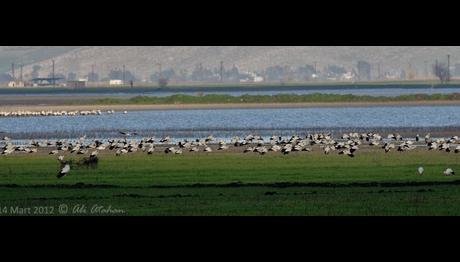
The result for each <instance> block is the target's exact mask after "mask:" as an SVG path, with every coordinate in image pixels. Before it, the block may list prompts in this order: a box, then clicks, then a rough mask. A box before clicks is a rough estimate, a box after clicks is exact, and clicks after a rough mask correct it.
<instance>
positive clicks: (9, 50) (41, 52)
mask: <svg viewBox="0 0 460 262" xmlns="http://www.w3.org/2000/svg"><path fill="white" fill-rule="evenodd" d="M76 48H78V47H76V46H73V47H72V46H0V72H6V71H10V70H11V64H12V63H15V64H16V65H17V66H18V68H19V65H20V64H24V65H27V64H33V63H37V62H40V61H43V60H46V59H50V58H52V57H55V56H59V55H62V54H64V53H67V52H69V51H71V50H73V49H76Z"/></svg>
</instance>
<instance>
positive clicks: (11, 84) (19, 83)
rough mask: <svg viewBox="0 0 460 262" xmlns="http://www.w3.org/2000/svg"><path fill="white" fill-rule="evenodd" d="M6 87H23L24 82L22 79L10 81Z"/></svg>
mask: <svg viewBox="0 0 460 262" xmlns="http://www.w3.org/2000/svg"><path fill="white" fill-rule="evenodd" d="M8 87H24V82H22V81H10V82H8Z"/></svg>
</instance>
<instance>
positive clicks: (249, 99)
mask: <svg viewBox="0 0 460 262" xmlns="http://www.w3.org/2000/svg"><path fill="white" fill-rule="evenodd" d="M400 101H404V102H406V101H460V94H456V93H455V94H432V95H426V94H416V95H402V96H396V97H385V96H357V95H336V94H320V93H317V94H309V95H291V94H280V95H273V96H271V95H242V96H231V95H204V96H191V95H172V96H165V97H149V96H136V97H132V98H103V99H99V100H97V101H96V104H101V105H117V104H122V105H130V104H134V105H148V104H159V105H161V104H250V103H311V102H313V103H315V102H316V103H318V102H319V103H321V102H323V103H334V102H336V103H337V102H400Z"/></svg>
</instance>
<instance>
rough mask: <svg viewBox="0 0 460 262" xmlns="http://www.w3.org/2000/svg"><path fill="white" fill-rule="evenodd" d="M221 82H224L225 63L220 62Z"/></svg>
mask: <svg viewBox="0 0 460 262" xmlns="http://www.w3.org/2000/svg"><path fill="white" fill-rule="evenodd" d="M220 82H224V61H220Z"/></svg>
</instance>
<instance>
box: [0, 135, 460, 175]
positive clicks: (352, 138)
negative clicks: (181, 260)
mask: <svg viewBox="0 0 460 262" xmlns="http://www.w3.org/2000/svg"><path fill="white" fill-rule="evenodd" d="M120 135H122V136H123V138H119V139H108V140H107V141H101V140H97V139H95V140H92V141H89V142H85V141H86V137H82V138H80V139H79V140H77V141H67V140H55V141H41V142H37V141H31V142H30V144H29V145H28V146H15V145H13V144H12V143H11V139H10V138H8V137H5V138H3V141H4V143H5V145H4V146H2V147H1V148H0V154H1V155H9V154H12V153H14V152H24V153H37V152H38V149H39V148H43V149H45V150H46V149H49V148H52V150H51V151H49V154H50V155H59V154H60V153H63V152H70V153H71V154H78V155H86V154H90V159H95V158H96V157H97V155H98V152H99V151H112V152H114V153H115V155H116V156H121V155H127V154H131V153H135V152H138V151H140V152H144V153H146V154H149V155H150V154H153V153H154V152H155V151H160V152H164V153H165V154H174V155H180V154H183V153H184V152H191V153H193V152H206V153H211V152H213V151H214V150H217V151H225V150H229V149H230V147H232V148H234V149H238V148H241V150H242V152H243V153H258V154H261V155H265V154H267V153H268V152H280V153H282V154H285V155H287V154H290V153H291V152H296V151H297V152H301V151H304V152H311V151H312V150H313V146H315V145H317V146H318V147H319V148H320V149H321V150H322V151H323V152H324V154H326V155H328V154H331V153H332V152H334V151H335V152H337V153H338V154H339V155H346V156H348V157H355V154H356V152H357V151H358V150H359V149H360V147H362V146H368V147H376V148H381V149H382V150H384V152H385V153H388V152H390V151H391V150H392V149H394V150H396V151H399V152H406V151H410V150H414V149H415V148H416V147H417V146H421V147H423V146H425V147H426V148H427V150H429V151H431V150H440V151H445V152H447V153H449V152H453V153H460V145H459V138H458V136H452V137H450V138H447V139H446V138H436V139H435V138H433V137H432V136H431V135H430V134H427V135H426V136H425V137H424V138H421V137H420V135H417V136H416V137H415V140H413V139H404V138H403V137H402V136H401V135H400V134H389V135H388V136H387V137H386V138H384V137H383V136H381V135H380V134H378V133H348V134H343V135H342V136H341V137H340V138H339V139H334V138H333V137H332V135H331V134H325V133H315V134H309V135H307V136H305V137H299V136H297V135H293V136H291V137H289V138H283V137H280V136H272V137H271V138H270V139H269V141H265V140H264V138H263V137H261V136H258V135H253V134H250V135H247V136H246V137H244V138H240V137H233V138H232V139H231V142H230V143H229V144H227V142H225V141H223V140H221V141H218V142H217V141H216V139H215V138H214V137H213V136H209V137H207V138H205V139H195V140H193V141H188V140H182V141H179V142H177V143H172V139H171V137H169V136H167V137H164V138H162V139H159V140H158V141H157V140H156V139H155V138H154V137H151V138H143V139H141V140H140V142H137V140H135V139H131V140H130V139H128V137H130V136H133V135H137V133H135V132H133V133H130V132H120ZM158 147H161V149H160V150H158V149H157V148H158ZM213 148H214V149H213ZM61 157H62V156H60V158H61ZM62 161H63V160H62V159H60V162H61V164H62V163H64V162H62ZM69 170H70V165H69V166H67V165H64V166H63V167H62V170H61V172H60V176H61V177H62V176H65V174H67V173H68V172H69ZM418 173H419V174H420V175H423V173H424V168H423V167H422V166H420V168H419V169H418ZM454 174H455V173H454V171H453V170H452V169H451V168H447V169H446V170H445V171H444V175H446V176H450V175H454Z"/></svg>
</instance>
